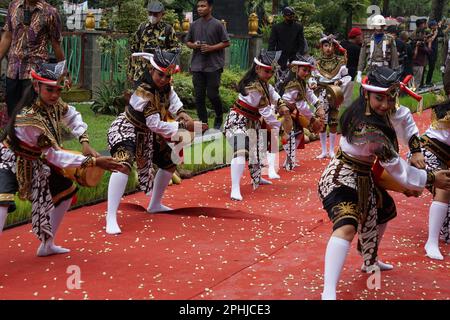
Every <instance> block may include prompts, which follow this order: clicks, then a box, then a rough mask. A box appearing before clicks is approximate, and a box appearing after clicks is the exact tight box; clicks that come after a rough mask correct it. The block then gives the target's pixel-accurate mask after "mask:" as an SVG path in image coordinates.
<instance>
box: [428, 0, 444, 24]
mask: <svg viewBox="0 0 450 320" xmlns="http://www.w3.org/2000/svg"><path fill="white" fill-rule="evenodd" d="M446 3H447V0H433V1H432V2H431V13H430V20H436V21H440V20H441V19H442V11H444V7H445V4H446Z"/></svg>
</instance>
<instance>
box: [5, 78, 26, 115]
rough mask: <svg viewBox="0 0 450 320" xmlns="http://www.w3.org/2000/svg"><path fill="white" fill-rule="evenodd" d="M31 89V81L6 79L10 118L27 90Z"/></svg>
mask: <svg viewBox="0 0 450 320" xmlns="http://www.w3.org/2000/svg"><path fill="white" fill-rule="evenodd" d="M29 87H31V80H19V79H10V78H6V106H7V107H8V116H11V115H12V112H13V110H14V109H15V107H16V106H17V104H18V103H19V101H20V99H21V98H22V96H23V94H24V92H25V90H26V89H27V88H29Z"/></svg>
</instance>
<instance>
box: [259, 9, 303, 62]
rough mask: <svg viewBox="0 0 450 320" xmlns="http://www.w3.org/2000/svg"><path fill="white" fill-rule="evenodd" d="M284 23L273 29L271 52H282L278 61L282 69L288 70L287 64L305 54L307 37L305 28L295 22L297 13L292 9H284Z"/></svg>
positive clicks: (270, 40)
mask: <svg viewBox="0 0 450 320" xmlns="http://www.w3.org/2000/svg"><path fill="white" fill-rule="evenodd" d="M283 17H284V21H283V22H281V23H278V24H276V25H274V26H273V27H272V32H271V33H270V38H269V48H268V50H269V51H280V50H281V57H280V60H278V63H279V64H280V66H281V68H282V69H286V66H287V62H288V61H290V60H293V59H294V58H295V55H296V54H297V53H300V54H302V55H303V54H304V53H305V52H304V51H305V37H304V35H303V26H302V25H301V24H300V23H298V22H296V21H295V19H296V18H295V11H294V9H293V8H291V7H286V8H284V9H283Z"/></svg>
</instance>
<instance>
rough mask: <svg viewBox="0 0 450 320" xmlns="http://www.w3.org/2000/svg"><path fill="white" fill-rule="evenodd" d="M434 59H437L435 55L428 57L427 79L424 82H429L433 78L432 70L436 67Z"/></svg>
mask: <svg viewBox="0 0 450 320" xmlns="http://www.w3.org/2000/svg"><path fill="white" fill-rule="evenodd" d="M436 61H437V55H432V56H430V58H429V59H428V72H427V79H426V81H425V84H431V81H432V80H433V72H434V68H435V67H436Z"/></svg>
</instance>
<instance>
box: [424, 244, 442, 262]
mask: <svg viewBox="0 0 450 320" xmlns="http://www.w3.org/2000/svg"><path fill="white" fill-rule="evenodd" d="M425 251H426V256H427V257H428V258H431V259H435V260H444V256H443V255H442V253H441V252H440V251H439V248H436V247H434V246H430V245H428V244H425Z"/></svg>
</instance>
